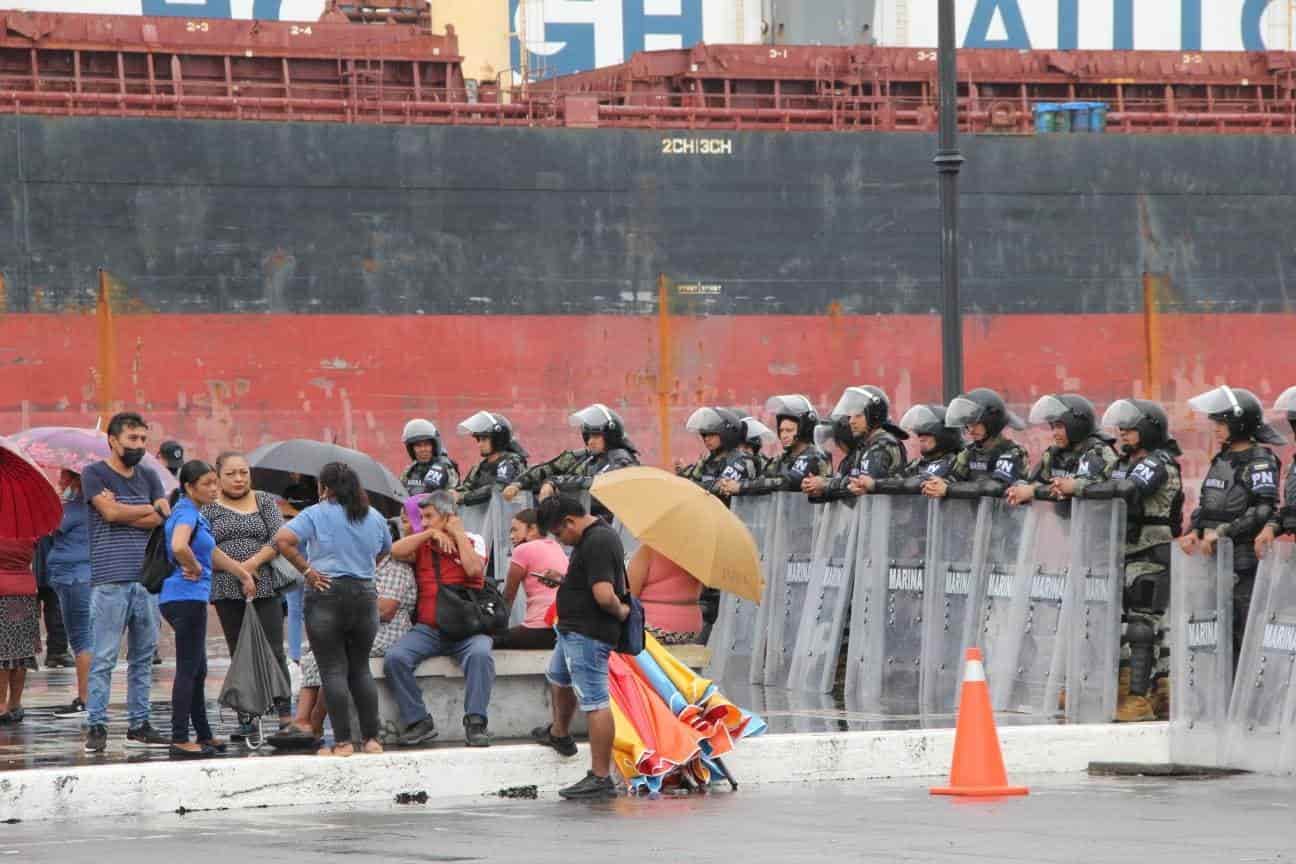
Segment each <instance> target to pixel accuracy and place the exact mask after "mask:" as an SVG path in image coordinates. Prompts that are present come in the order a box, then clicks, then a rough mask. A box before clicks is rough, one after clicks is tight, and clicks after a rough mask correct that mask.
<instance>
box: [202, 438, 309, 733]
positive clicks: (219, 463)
mask: <svg viewBox="0 0 1296 864" xmlns="http://www.w3.org/2000/svg"><path fill="white" fill-rule="evenodd" d="M216 474H217V477H218V478H219V479H220V495H219V497H217V499H216V502H215V503H214V504H208V505H207V506H205V507H203V508H202V515H203V516H204V517H205V518H206V519H207V522H208V523H209V524H210V525H211V530H212V534H213V535H215V537H216V548H218V549H220V550H221V551H222V552H224V553H225V554H226V555H228V556H229V557H230V558H233V559H234V560H235V561H239V562H241V563H242V564H243V566H244V567H245V568H246V569H247V570H248V572H249V573H251V574H252V578H253V579H254V580H255V582H256V595H255V597H254V599H253V600H252V604H251V605H250V606H249V605H248V603H247V601H246V600H245V599H244V592H243V584H242V583H241V582H240V581H239V579H238V578H237V577H235V576H234V575H233V574H229V573H224V572H217V573H215V574H213V575H212V590H211V598H212V605H213V606H215V607H216V617H218V618H219V619H220V623H221V629H222V630H223V631H225V644H226V645H228V646H229V653H230V656H231V657H233V656H234V649H235V648H236V647H237V646H238V640H239V633H240V632H242V629H243V616H244V614H246V613H247V612H248V611H251V612H252V613H254V614H255V615H256V616H257V618H258V619H259V620H260V622H261V627H262V628H263V629H264V630H265V634H266V638H267V639H268V640H269V642H270V647H271V649H272V650H273V651H274V654H275V659H276V660H277V661H278V662H279V668H280V669H282V670H283V673H284V677H285V678H287V677H288V662H287V659H286V658H285V657H284V613H283V604H282V602H281V601H280V599H279V598H278V597H276V596H275V593H274V576H273V571H272V569H271V567H270V562H271V561H272V560H274V557H275V555H276V554H278V553H276V552H275V547H274V536H275V534H276V533H277V532H278V531H279V529H280V528H282V527H283V524H284V520H283V516H281V515H280V514H279V508H278V507H277V506H276V505H275V500H274V497H273V496H272V495H269V494H268V493H265V492H256V491H253V489H252V469H251V468H250V467H249V466H248V461H247V459H246V458H245V457H244V456H243V454H242V453H236V452H234V451H227V452H225V453H222V454H220V455H219V456H217V457H216ZM291 707H292V706H291V703H290V702H289V701H288V700H286V699H285V700H282V701H278V700H276V702H275V709H276V712H277V713H278V715H279V722H280V724H281V725H285V724H287V723H288V721H289V720H290V719H292V712H291V710H290V709H291ZM255 731H256V730H255V729H254V727H253V726H252V718H251V717H248V716H246V715H240V716H239V728H238V732H237V733H235V734H234V735H232V736H231V737H232V738H233V739H234V740H236V741H237V740H238V739H239V738H240V737H242V738H246V737H247V736H248V735H252V734H254V733H255Z"/></svg>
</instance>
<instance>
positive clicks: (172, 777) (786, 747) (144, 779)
mask: <svg viewBox="0 0 1296 864" xmlns="http://www.w3.org/2000/svg"><path fill="white" fill-rule="evenodd" d="M1000 738H1001V740H1002V742H1003V751H1004V760H1005V762H1006V763H1007V765H1008V771H1009V774H1010V775H1011V774H1025V773H1031V774H1039V773H1069V772H1076V771H1083V770H1084V769H1085V768H1086V767H1087V765H1088V764H1089V762H1091V761H1105V762H1167V761H1169V758H1170V752H1169V750H1170V748H1169V734H1168V728H1167V725H1166V724H1164V723H1142V724H1135V725H1125V726H1115V725H1102V726H1018V727H1007V728H1003V729H1001V730H1000ZM953 744H954V733H953V730H950V729H932V730H911V731H887V732H841V733H830V734H793V735H769V736H766V737H762V738H756V739H752V740H750V741H746V742H744V743H743V744H742V745H741V746H740V747H739V749H738V751H737V752H736V753H734V754H733V755H732V756H730V757H729V758H728V759H727V760H726V761H727V762H728V763H729V767H730V768H731V769H732V770H733V771H734V773H735V774H736V775H737V778H738V780H739V782H740V783H743V784H751V783H795V782H809V781H844V780H866V779H882V778H907V777H941V776H943V775H945V774H947V772H948V771H949V765H950V758H951V755H952V752H953ZM587 759H588V755H587V751H586V750H585V748H584V747H582V748H581V753H580V755H579V756H577V757H576V758H574V759H570V760H564V759H562V758H561V757H559V756H558V755H557V754H555V753H553V752H552V751H549V750H544V749H541V748H539V747H536V746H531V745H525V744H518V745H508V746H497V747H493V748H491V749H489V750H468V749H460V748H445V749H436V750H421V751H409V752H401V751H395V752H389V753H384V754H383V755H382V756H354V757H351V758H349V759H332V758H320V757H317V756H275V757H272V758H247V759H228V760H213V761H208V762H201V763H193V762H188V763H170V762H149V763H140V764H135V765H131V764H126V765H104V766H77V767H72V768H61V769H60V768H41V769H33V770H29V771H14V772H10V773H7V774H4V775H0V820H4V819H20V820H24V821H35V820H43V819H79V820H84V819H87V818H96V817H108V816H122V815H140V814H161V813H173V812H176V811H177V810H178V809H179V808H181V807H183V808H185V810H216V809H235V808H245V807H283V806H303V805H336V804H355V803H364V802H371V803H387V802H390V801H392V800H393V799H394V798H395V797H396V796H397V795H398V794H400V793H418V792H425V793H427V795H428V798H429V799H445V798H463V797H471V796H477V795H490V794H494V793H496V792H498V791H499V790H501V789H505V788H508V787H512V786H523V785H535V786H537V787H539V789H540V791H542V792H551V791H553V790H555V789H558V788H560V787H561V786H563V785H566V784H568V783H571V782H574V781H575V780H578V779H580V777H581V775H582V774H583V773H584V771H585V769H586V767H587V764H588V762H587Z"/></svg>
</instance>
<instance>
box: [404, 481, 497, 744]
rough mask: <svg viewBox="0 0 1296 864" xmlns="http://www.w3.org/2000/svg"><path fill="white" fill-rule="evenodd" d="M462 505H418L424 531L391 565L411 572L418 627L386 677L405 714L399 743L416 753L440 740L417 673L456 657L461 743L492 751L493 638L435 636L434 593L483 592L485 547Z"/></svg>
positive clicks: (447, 498) (438, 501)
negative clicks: (462, 688) (460, 674)
mask: <svg viewBox="0 0 1296 864" xmlns="http://www.w3.org/2000/svg"><path fill="white" fill-rule="evenodd" d="M457 510H458V505H457V504H456V503H455V499H454V496H452V495H451V494H450V493H448V492H433V493H431V494H430V495H427V496H426V497H424V498H423V500H422V501H421V502H420V504H419V515H420V516H421V517H422V519H423V529H422V530H421V531H416V532H415V533H413V534H410V535H408V536H406V537H403V538H401V539H400V540H398V541H397V542H396V543H394V544H392V557H393V558H395V559H397V560H398V561H406V562H408V563H411V564H413V565H414V581H415V582H416V583H417V585H418V601H417V605H416V606H415V608H414V627H413V628H412V629H411V630H410V631H409V632H408V633H406V634H405V635H404V636H402V637H401V638H400V641H399V642H397V643H396V644H395V645H393V646H392V647H391V648H389V649H388V650H387V654H386V656H385V657H384V658H383V670H384V671H385V672H386V674H387V683H388V685H389V686H390V687H391V689H392V692H393V693H394V695H395V697H396V704H397V705H398V706H399V707H400V715H401V716H400V721H401V725H402V727H403V729H404V731H402V732H401V735H400V738H399V739H397V743H398V744H400V745H401V746H402V747H413V746H415V745H417V744H423V743H426V742H428V741H431V740H432V739H433V738H435V737H436V736H437V730H436V725H435V724H434V723H433V722H432V715H430V714H429V713H428V710H427V707H426V706H425V705H424V704H423V694H422V693H420V692H419V687H418V681H417V680H416V679H415V677H414V670H415V668H416V667H417V666H418V664H420V663H422V662H423V661H424V660H426V659H427V658H429V657H445V656H450V657H454V658H455V660H457V661H458V662H459V665H460V666H462V667H463V671H464V683H465V684H466V687H467V693H466V694H465V696H464V721H463V722H464V740H465V742H466V743H467V744H468V746H469V747H489V746H490V744H491V738H490V734H489V732H487V729H486V711H487V708H488V706H489V705H490V697H491V688H493V687H494V686H495V657H494V655H492V654H491V637H490V636H487V635H486V634H484V633H481V634H478V635H476V636H470V637H468V638H467V639H463V640H460V641H458V642H455V641H451V640H450V639H447V638H443V637H442V635H441V632H440V631H439V630H437V610H436V606H437V587H438V586H439V585H466V586H467V587H469V588H481V587H482V585H483V584H484V581H483V580H484V575H483V574H484V573H485V572H486V542H485V541H484V540H482V538H481V537H479V536H478V535H476V534H469V533H468V532H467V531H465V530H464V527H463V521H462V520H461V519H460V518H459V516H458V515H456V514H457Z"/></svg>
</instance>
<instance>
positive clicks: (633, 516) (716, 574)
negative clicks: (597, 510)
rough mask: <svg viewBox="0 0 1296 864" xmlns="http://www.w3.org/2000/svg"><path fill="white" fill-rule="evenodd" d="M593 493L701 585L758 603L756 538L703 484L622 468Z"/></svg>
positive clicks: (653, 471) (602, 477)
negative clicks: (753, 537)
mask: <svg viewBox="0 0 1296 864" xmlns="http://www.w3.org/2000/svg"><path fill="white" fill-rule="evenodd" d="M590 494H591V495H593V496H594V497H595V498H597V499H598V500H599V501H600V502H602V504H603V506H604V507H607V508H608V509H609V510H611V511H612V512H613V514H615V515H616V517H617V518H618V519H620V520H621V524H623V525H625V527H626V528H628V529H629V530H630V533H631V534H634V535H635V536H636V537H638V538H639V542H640V543H642V544H643V545H645V546H648V547H650V548H652V549H654V550H656V551H657V552H660V553H661V554H662V555H665V556H666V557H667V558H669V559H670V560H672V561H674V562H675V563H676V564H678V565H679V566H681V567H683V568H684V569H685V570H687V571H688V572H689V573H691V574H692V575H693V577H694V578H695V579H697V580H698V581H699V582H701V583H702V584H703V585H710V586H711V587H712V588H717V589H719V590H721V591H729V592H731V593H734V594H737V595H738V596H740V597H744V598H746V599H748V600H751V601H753V602H755V603H759V602H760V599H761V592H762V591H763V590H764V587H765V580H764V578H762V577H761V568H760V554H759V553H758V552H757V551H756V541H755V540H753V539H752V536H751V532H750V531H748V530H747V526H746V525H744V524H743V523H742V520H741V519H739V518H738V517H737V516H735V515H733V514H732V513H730V512H729V508H728V507H726V506H725V505H724V504H723V503H721V502H720V499H719V498H716V497H715V496H714V495H711V494H710V493H708V492H707V491H706V490H704V489H702V488H701V487H700V486H697V485H695V484H694V483H691V482H690V481H688V480H685V479H684V478H682V477H676V476H675V475H674V474H671V473H669V472H666V471H662V470H661V469H660V468H622V469H621V470H619V471H611V472H609V473H607V474H600V475H599V476H598V477H596V478H595V479H594V485H593V487H592V488H591V489H590Z"/></svg>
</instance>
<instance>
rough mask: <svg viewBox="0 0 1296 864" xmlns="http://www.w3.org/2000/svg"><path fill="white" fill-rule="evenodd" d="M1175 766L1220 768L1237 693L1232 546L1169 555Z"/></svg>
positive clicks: (1174, 551) (1228, 542) (1174, 546)
mask: <svg viewBox="0 0 1296 864" xmlns="http://www.w3.org/2000/svg"><path fill="white" fill-rule="evenodd" d="M1170 628H1171V629H1170V660H1171V675H1170V686H1171V692H1170V761H1171V762H1176V763H1180V764H1185V765H1216V766H1217V765H1220V764H1221V757H1222V755H1223V752H1222V751H1223V746H1222V745H1223V737H1224V729H1225V724H1226V723H1227V721H1228V703H1229V696H1230V695H1231V693H1232V689H1233V541H1231V540H1221V541H1220V542H1219V544H1218V545H1217V547H1216V552H1215V556H1214V557H1213V558H1212V557H1208V556H1205V555H1202V554H1201V553H1198V554H1196V555H1185V554H1184V553H1183V552H1182V551H1181V550H1180V549H1179V544H1177V543H1175V544H1172V545H1171V553H1170Z"/></svg>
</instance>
